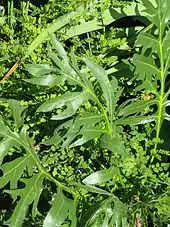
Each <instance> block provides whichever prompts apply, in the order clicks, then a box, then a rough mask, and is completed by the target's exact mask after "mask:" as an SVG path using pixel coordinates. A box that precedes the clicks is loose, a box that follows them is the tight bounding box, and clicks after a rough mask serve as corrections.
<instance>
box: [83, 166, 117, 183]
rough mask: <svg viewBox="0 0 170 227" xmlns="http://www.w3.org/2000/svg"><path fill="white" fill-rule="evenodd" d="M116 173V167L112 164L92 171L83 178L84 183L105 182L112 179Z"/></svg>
mask: <svg viewBox="0 0 170 227" xmlns="http://www.w3.org/2000/svg"><path fill="white" fill-rule="evenodd" d="M114 175H115V168H114V166H112V167H110V168H109V169H104V170H99V171H97V172H94V173H92V174H91V175H89V176H88V177H86V178H85V179H84V180H83V183H84V184H88V185H95V184H103V183H104V182H106V181H109V180H110V179H112V178H113V176H114Z"/></svg>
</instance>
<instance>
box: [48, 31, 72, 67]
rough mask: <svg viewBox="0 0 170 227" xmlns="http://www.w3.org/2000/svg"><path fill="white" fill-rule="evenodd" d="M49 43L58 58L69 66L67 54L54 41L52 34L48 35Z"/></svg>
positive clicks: (54, 37) (56, 41)
mask: <svg viewBox="0 0 170 227" xmlns="http://www.w3.org/2000/svg"><path fill="white" fill-rule="evenodd" d="M50 38H51V43H52V45H53V47H54V48H55V49H56V50H57V51H58V53H59V55H60V57H61V58H62V59H63V61H64V63H65V64H69V59H68V57H67V53H66V52H65V50H64V48H63V46H62V45H61V43H60V42H58V40H57V39H56V36H55V35H54V34H52V35H50Z"/></svg>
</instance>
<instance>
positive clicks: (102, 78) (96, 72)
mask: <svg viewBox="0 0 170 227" xmlns="http://www.w3.org/2000/svg"><path fill="white" fill-rule="evenodd" d="M84 61H85V63H86V65H87V66H88V68H89V69H90V70H91V72H92V75H93V77H95V78H96V79H97V80H98V82H99V83H100V86H101V88H102V91H103V96H104V98H105V100H106V103H107V108H108V110H109V113H110V116H112V107H113V104H112V98H113V95H112V87H111V84H110V81H109V79H108V75H107V73H106V72H105V70H104V69H103V68H102V67H101V66H99V65H97V64H94V63H93V62H92V61H91V60H89V59H85V60H84ZM114 80H115V81H116V78H115V79H114ZM115 86H116V83H115ZM114 90H115V89H114Z"/></svg>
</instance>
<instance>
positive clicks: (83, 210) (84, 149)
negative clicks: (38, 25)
mask: <svg viewBox="0 0 170 227" xmlns="http://www.w3.org/2000/svg"><path fill="white" fill-rule="evenodd" d="M105 3H106V5H105V4H104V6H107V7H108V5H107V4H108V3H107V2H105ZM101 4H102V1H101ZM132 6H133V5H132ZM135 6H136V5H135ZM137 6H139V9H140V7H141V9H143V8H144V9H145V11H144V13H143V15H147V17H148V19H149V20H150V22H151V25H149V26H148V27H147V28H146V29H144V30H142V31H141V32H140V33H139V35H138V37H137V40H136V42H135V47H131V48H133V49H134V52H135V54H134V55H133V54H131V55H130V56H132V57H129V59H128V60H123V59H121V57H119V58H117V57H115V56H114V54H113V56H112V60H111V61H114V62H112V63H111V67H112V70H113V72H114V74H112V75H110V73H109V70H110V68H109V70H108V65H109V64H107V60H106V61H105V62H104V61H102V63H101V64H102V65H104V66H105V67H106V68H107V71H106V70H104V68H103V67H101V66H100V65H99V64H98V62H99V59H100V55H99V56H94V55H92V54H93V53H92V52H91V55H90V56H89V54H88V52H84V53H83V54H82V55H81V53H82V52H81V51H80V53H79V52H78V48H77V47H78V46H76V43H75V40H73V49H74V51H73V50H70V49H72V48H68V51H67V52H68V53H67V52H66V50H65V49H64V48H63V44H62V43H61V42H59V41H58V39H59V37H60V39H61V37H62V32H61V34H60V35H61V36H59V35H57V38H56V36H55V35H54V34H50V33H54V31H56V30H57V29H58V30H59V29H60V28H61V27H63V26H65V25H67V24H69V20H70V18H72V17H73V15H75V16H82V15H83V14H81V13H82V12H77V11H76V12H71V13H70V14H68V15H67V17H61V18H59V19H57V21H56V22H54V23H53V24H52V25H50V26H49V27H48V28H47V29H46V30H43V31H42V32H41V33H40V34H39V35H38V37H37V38H36V39H35V40H34V41H33V42H32V43H31V44H30V45H29V47H28V48H27V53H26V54H24V53H23V54H24V55H23V56H22V58H23V60H25V59H26V58H27V57H29V56H30V59H32V60H34V59H33V58H34V57H33V56H36V55H35V53H34V50H35V49H36V48H37V47H38V48H40V46H41V47H42V43H43V42H44V41H45V40H46V39H50V41H48V44H47V49H45V51H46V50H47V51H48V57H49V59H50V60H49V59H47V57H46V56H45V53H43V54H42V52H41V51H40V52H39V54H38V53H37V55H39V56H41V57H43V56H44V57H45V60H40V59H39V60H37V61H35V63H27V64H25V65H24V66H25V70H26V71H28V72H29V74H28V73H26V71H25V74H24V79H23V80H22V81H21V82H20V83H21V84H22V83H23V84H25V86H26V87H28V90H30V92H35V94H36V96H35V98H34V100H32V98H31V100H29V99H27V100H25V99H23V98H22V100H23V101H22V102H21V101H19V100H20V98H18V97H17V98H16V99H11V98H10V99H9V98H8V99H7V98H1V99H0V104H1V108H2V110H3V111H4V115H3V116H2V115H1V118H0V126H1V127H0V137H1V143H0V163H1V177H0V187H1V188H2V189H4V192H6V193H8V194H10V195H11V197H12V199H13V206H12V212H11V213H12V214H11V213H10V212H9V213H8V215H6V216H5V217H4V219H6V222H7V224H8V225H9V226H16V227H20V226H27V225H28V224H27V222H26V220H27V219H28V218H29V219H28V220H30V217H31V218H32V219H33V221H34V224H33V225H34V226H35V225H36V221H35V220H36V219H37V218H38V222H39V224H38V226H44V227H46V226H120V227H121V226H134V225H136V226H151V225H153V226H163V225H164V224H169V221H170V220H169V216H170V210H169V172H168V168H169V164H168V155H169V152H168V151H166V150H165V149H164V142H163V138H162V131H163V126H164V123H166V122H167V121H169V114H168V109H167V108H168V106H169V101H168V98H169V90H168V91H166V89H165V88H166V81H167V78H168V70H169V46H168V42H169V29H168V23H169V7H170V5H169V2H168V0H164V1H163V0H156V1H155V3H151V2H150V1H148V0H145V1H141V5H140V4H137ZM47 7H48V6H47ZM100 7H101V11H102V10H103V8H102V6H100ZM133 9H134V8H133ZM80 11H81V10H80ZM117 12H118V13H119V8H118V11H117ZM137 13H138V14H140V13H141V14H142V11H139V12H137ZM94 15H95V14H94ZM87 16H88V15H87ZM83 17H85V15H83ZM63 18H65V19H64V20H63ZM87 18H88V17H87ZM88 19H89V18H88ZM93 19H94V18H93ZM93 19H92V20H91V21H93ZM112 19H113V20H114V18H112ZM89 21H90V20H89ZM91 21H90V22H91ZM84 23H86V22H84V21H83V22H82V24H80V25H81V26H82V25H83V26H84ZM73 26H75V28H77V26H79V25H73ZM88 28H90V29H89V32H91V31H93V29H96V27H95V26H94V27H93V28H91V27H88ZM69 29H72V27H70V28H68V31H70V30H69ZM73 31H74V29H73ZM82 32H84V33H86V32H87V31H86V30H84V31H83V29H82ZM79 34H81V33H79ZM135 34H136V33H135ZM74 35H75V34H74ZM74 35H72V36H74ZM109 35H110V33H109ZM134 38H136V37H134ZM73 39H74V38H73ZM100 39H102V34H100ZM103 40H105V39H104V38H103ZM118 43H119V44H120V43H121V40H119V41H118ZM122 43H123V45H125V44H127V43H126V41H125V40H124V41H122ZM65 45H66V44H65ZM93 45H94V46H93ZM93 45H92V46H91V47H92V49H91V50H93V51H95V42H94V43H93ZM102 45H104V41H103V43H102ZM107 45H108V43H107V42H106V46H107ZM120 46H121V44H120ZM43 47H46V46H45V45H43ZM126 47H127V46H126ZM129 48H130V47H128V50H127V51H129ZM40 49H41V48H40ZM101 49H102V51H103V52H102V51H101V52H102V54H103V53H104V52H105V50H103V49H104V48H103V46H102V47H101ZM74 52H76V54H75V53H74ZM95 54H96V55H98V51H96V52H95ZM39 62H41V64H38V63H39ZM122 67H126V68H125V70H128V71H129V72H130V75H133V74H134V76H133V77H132V78H131V81H128V86H129V87H130V91H127V90H126V88H124V87H123V86H122V84H121V83H120V80H119V77H118V74H119V73H122V71H121V70H122V69H123V68H122ZM119 69H120V72H119ZM26 76H27V79H26ZM20 78H22V76H21V77H20ZM128 80H129V79H128ZM123 82H124V83H126V80H125V79H123ZM35 85H36V86H35ZM133 86H134V87H135V90H134V91H133ZM38 92H43V93H45V95H42V93H41V94H40V96H38ZM128 96H130V97H128ZM17 99H18V100H17ZM29 101H30V102H29ZM9 110H11V111H10V112H9ZM37 119H38V120H37ZM39 119H40V120H39ZM53 131H54V132H53ZM165 142H166V141H165ZM42 198H43V199H45V200H46V203H45V204H46V205H47V204H48V203H49V204H48V205H47V209H45V210H42V207H41V206H40V203H41V200H42ZM9 216H10V217H9ZM38 222H37V223H38Z"/></svg>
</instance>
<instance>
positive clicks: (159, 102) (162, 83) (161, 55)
mask: <svg viewBox="0 0 170 227" xmlns="http://www.w3.org/2000/svg"><path fill="white" fill-rule="evenodd" d="M159 21H160V32H159V51H160V65H161V91H160V96H159V101H158V116H157V117H158V120H157V127H156V141H155V145H154V149H153V153H152V158H151V163H152V162H153V160H154V157H155V154H156V150H157V146H158V141H159V135H160V130H161V125H162V115H163V108H164V107H163V106H164V105H163V103H164V89H165V81H164V79H165V75H164V58H163V47H162V41H163V40H162V36H163V34H162V23H161V17H160V15H159Z"/></svg>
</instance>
